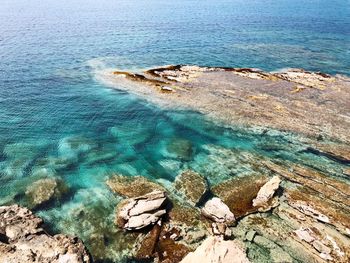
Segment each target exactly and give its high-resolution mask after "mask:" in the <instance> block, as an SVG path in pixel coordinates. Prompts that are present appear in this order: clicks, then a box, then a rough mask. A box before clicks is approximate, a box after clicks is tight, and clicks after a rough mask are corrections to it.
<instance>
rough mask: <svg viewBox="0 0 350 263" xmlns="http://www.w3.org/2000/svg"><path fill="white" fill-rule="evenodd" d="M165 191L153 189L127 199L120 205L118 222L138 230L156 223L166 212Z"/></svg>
mask: <svg viewBox="0 0 350 263" xmlns="http://www.w3.org/2000/svg"><path fill="white" fill-rule="evenodd" d="M166 199H167V197H166V194H165V192H162V191H153V192H151V193H148V194H145V195H143V196H139V197H135V198H132V199H127V200H124V201H123V202H121V204H120V205H119V206H118V209H117V210H118V211H117V219H116V223H117V225H118V226H119V227H121V228H124V229H127V230H138V229H141V228H144V227H147V226H149V225H153V224H155V223H156V222H157V221H158V220H159V219H160V218H161V217H162V216H163V215H164V214H165V213H166V210H165V208H164V207H163V206H164V204H165V201H166Z"/></svg>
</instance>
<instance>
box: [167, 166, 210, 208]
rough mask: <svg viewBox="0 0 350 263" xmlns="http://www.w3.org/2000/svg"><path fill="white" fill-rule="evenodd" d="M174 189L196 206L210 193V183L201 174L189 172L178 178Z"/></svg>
mask: <svg viewBox="0 0 350 263" xmlns="http://www.w3.org/2000/svg"><path fill="white" fill-rule="evenodd" d="M174 188H175V189H176V190H177V191H178V192H180V193H181V194H182V195H183V196H184V197H185V198H186V200H187V201H188V202H189V203H190V204H192V205H193V206H195V205H197V204H198V203H199V202H200V201H201V199H202V197H203V196H204V195H205V193H206V192H207V191H208V183H207V181H206V179H205V178H204V177H203V176H201V175H200V174H198V173H196V172H194V171H190V170H187V171H184V172H182V173H181V174H180V175H178V176H177V177H176V179H175V182H174Z"/></svg>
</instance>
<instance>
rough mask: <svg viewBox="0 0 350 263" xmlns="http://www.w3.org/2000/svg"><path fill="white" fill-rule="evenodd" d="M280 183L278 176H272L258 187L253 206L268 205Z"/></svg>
mask: <svg viewBox="0 0 350 263" xmlns="http://www.w3.org/2000/svg"><path fill="white" fill-rule="evenodd" d="M280 183H281V179H280V178H279V177H278V176H274V177H272V178H271V179H270V180H269V181H268V182H267V183H266V184H264V185H263V186H262V187H261V188H260V190H259V192H258V194H257V196H256V198H255V199H254V200H253V206H262V207H265V206H268V205H269V204H268V202H269V201H270V199H271V198H272V197H273V195H274V194H275V192H276V190H277V189H278V188H279V185H280Z"/></svg>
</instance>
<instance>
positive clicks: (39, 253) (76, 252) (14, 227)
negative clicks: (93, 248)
mask: <svg viewBox="0 0 350 263" xmlns="http://www.w3.org/2000/svg"><path fill="white" fill-rule="evenodd" d="M42 225H43V221H42V219H40V218H39V217H37V216H35V215H34V214H33V213H32V212H31V211H30V210H28V209H26V208H23V207H19V206H17V205H12V206H1V207H0V262H1V263H20V262H23V263H24V262H42V263H46V262H47V263H89V262H91V258H90V255H89V253H88V251H87V249H86V248H85V246H84V244H83V243H82V241H80V240H79V239H78V238H77V237H69V236H66V235H61V234H59V235H54V236H51V235H49V234H48V233H46V232H45V230H44V229H43V228H42Z"/></svg>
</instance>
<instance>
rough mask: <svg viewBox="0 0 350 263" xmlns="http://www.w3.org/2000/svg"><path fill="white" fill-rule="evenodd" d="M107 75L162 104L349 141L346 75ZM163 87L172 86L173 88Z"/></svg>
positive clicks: (183, 70) (205, 70)
mask: <svg viewBox="0 0 350 263" xmlns="http://www.w3.org/2000/svg"><path fill="white" fill-rule="evenodd" d="M136 75H137V76H138V77H135V76H136ZM121 76H128V77H126V78H125V77H121ZM131 76H132V77H131ZM106 78H108V81H110V82H112V83H113V82H115V86H116V88H118V89H119V88H121V86H122V88H124V89H126V90H127V91H129V92H131V93H134V94H136V95H139V96H141V97H142V98H144V99H147V100H149V101H151V102H153V103H156V104H158V105H161V106H167V107H174V108H176V107H179V106H181V107H186V108H190V109H194V110H196V111H199V112H201V113H203V114H206V115H208V116H209V117H211V118H212V119H214V120H220V121H222V122H224V123H226V124H233V125H237V124H241V125H254V126H262V127H267V128H274V129H279V130H287V131H291V132H297V133H301V134H305V135H308V136H312V137H314V138H317V137H319V136H320V133H322V136H326V137H330V138H335V139H336V140H340V141H345V142H349V141H350V138H349V134H348V112H349V110H350V108H349V103H348V101H349V100H350V95H349V93H348V89H349V79H348V78H346V77H340V76H329V75H327V74H322V73H319V72H309V71H305V70H300V69H288V70H284V71H283V72H275V73H272V72H264V71H262V70H258V69H249V68H209V67H198V66H184V65H176V66H168V67H163V68H155V69H151V70H147V71H145V72H143V73H140V74H133V73H125V72H123V73H120V72H114V74H110V76H106ZM162 87H171V92H164V91H163V90H162ZM306 109H307V110H306ZM310 112H311V113H312V114H310Z"/></svg>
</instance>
